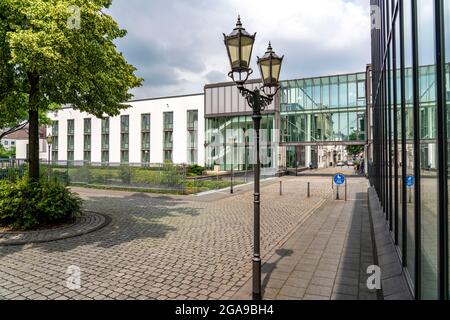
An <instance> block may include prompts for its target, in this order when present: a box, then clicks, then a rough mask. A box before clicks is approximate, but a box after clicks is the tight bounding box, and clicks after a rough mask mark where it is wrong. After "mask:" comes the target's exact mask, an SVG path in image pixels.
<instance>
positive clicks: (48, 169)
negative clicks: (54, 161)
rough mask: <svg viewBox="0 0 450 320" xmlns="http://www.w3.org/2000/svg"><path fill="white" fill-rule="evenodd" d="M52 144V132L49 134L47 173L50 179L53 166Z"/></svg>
mask: <svg viewBox="0 0 450 320" xmlns="http://www.w3.org/2000/svg"><path fill="white" fill-rule="evenodd" d="M52 144H53V136H52V135H51V133H49V134H48V136H47V147H48V156H47V166H48V168H47V175H48V179H49V180H50V174H51V171H50V166H51V157H52V154H51V148H52Z"/></svg>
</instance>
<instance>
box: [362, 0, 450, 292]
mask: <svg viewBox="0 0 450 320" xmlns="http://www.w3.org/2000/svg"><path fill="white" fill-rule="evenodd" d="M371 4H372V5H373V6H378V8H379V9H380V12H381V17H380V22H381V23H380V24H379V25H376V24H375V25H373V26H372V68H373V73H372V74H373V92H374V96H373V104H374V159H373V163H372V165H373V166H374V167H373V170H370V172H371V173H372V174H371V177H370V179H371V183H372V185H373V186H374V187H375V189H376V191H377V193H378V195H379V198H380V201H381V204H382V207H383V210H384V212H385V215H386V219H387V220H388V225H389V227H390V230H391V232H392V236H393V239H394V241H395V243H396V245H397V246H398V250H399V252H400V254H401V260H402V264H403V267H404V271H405V273H406V274H407V276H408V278H409V280H410V281H409V283H410V284H411V290H412V292H413V293H414V296H415V297H416V298H417V299H448V293H449V292H448V291H449V288H448V277H449V274H448V246H447V244H448V212H447V211H448V195H449V194H448V186H447V184H448V181H447V180H448V179H447V178H446V177H447V172H448V165H449V161H448V152H449V151H450V144H449V143H448V140H446V139H448V138H449V137H448V130H449V128H448V125H449V123H450V113H449V111H448V98H449V93H448V92H449V91H450V90H449V86H450V85H449V81H450V79H449V62H450V61H449V60H450V59H449V53H448V50H449V44H448V43H447V42H446V41H445V40H446V39H448V38H449V36H448V34H449V30H450V27H449V22H448V19H449V12H450V8H449V0H405V1H390V0H372V1H371ZM442 17H443V18H444V20H443V21H442V19H441V18H442ZM437 28H439V30H438V29H437ZM444 32H445V33H444ZM439 34H441V36H439ZM444 49H447V50H446V51H445V55H443V54H442V53H443V52H444ZM437 57H445V59H439V60H437ZM446 108H447V109H446ZM444 244H445V245H444Z"/></svg>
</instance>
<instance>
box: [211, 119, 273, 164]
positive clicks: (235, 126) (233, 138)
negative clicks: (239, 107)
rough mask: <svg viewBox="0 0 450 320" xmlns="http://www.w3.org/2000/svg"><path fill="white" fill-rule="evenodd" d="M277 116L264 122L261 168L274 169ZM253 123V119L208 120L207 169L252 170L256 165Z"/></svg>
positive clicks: (262, 121) (262, 123)
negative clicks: (275, 121)
mask: <svg viewBox="0 0 450 320" xmlns="http://www.w3.org/2000/svg"><path fill="white" fill-rule="evenodd" d="M273 129H274V116H273V115H263V117H262V119H261V133H260V140H261V167H262V168H273V167H274V166H275V159H273V158H272V155H274V154H275V152H273V147H274V146H273V141H274V137H273ZM253 137H254V135H253V120H252V117H251V116H236V117H217V118H207V119H206V137H205V138H206V166H207V168H209V169H214V167H215V166H220V170H225V171H229V170H231V168H232V167H233V169H234V170H250V169H251V168H252V164H253V161H252V159H253V147H252V146H253V141H254V140H253Z"/></svg>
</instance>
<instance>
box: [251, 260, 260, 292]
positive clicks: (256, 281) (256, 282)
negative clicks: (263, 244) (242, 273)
mask: <svg viewBox="0 0 450 320" xmlns="http://www.w3.org/2000/svg"><path fill="white" fill-rule="evenodd" d="M252 297H253V300H261V299H262V294H261V258H260V257H253V294H252Z"/></svg>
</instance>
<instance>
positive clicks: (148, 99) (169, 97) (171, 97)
mask: <svg viewBox="0 0 450 320" xmlns="http://www.w3.org/2000/svg"><path fill="white" fill-rule="evenodd" d="M203 95H205V94H204V93H203V92H202V93H191V94H180V95H174V96H165V97H155V98H144V99H135V100H129V101H127V102H124V103H129V102H142V101H151V100H162V99H173V98H186V97H195V96H203Z"/></svg>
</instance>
